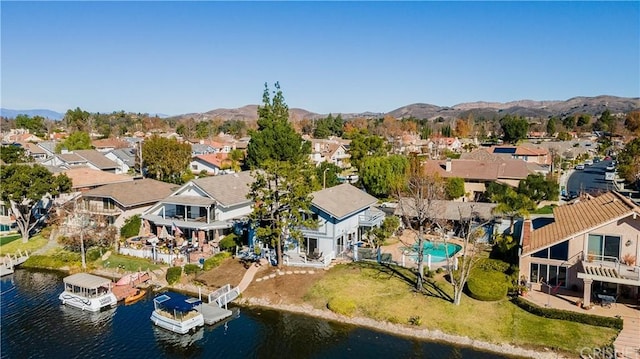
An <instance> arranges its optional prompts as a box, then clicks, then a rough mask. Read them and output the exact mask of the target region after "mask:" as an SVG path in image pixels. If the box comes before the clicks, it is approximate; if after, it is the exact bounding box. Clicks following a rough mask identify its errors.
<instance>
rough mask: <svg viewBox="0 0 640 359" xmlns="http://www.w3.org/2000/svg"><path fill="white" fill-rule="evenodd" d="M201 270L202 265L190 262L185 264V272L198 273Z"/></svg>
mask: <svg viewBox="0 0 640 359" xmlns="http://www.w3.org/2000/svg"><path fill="white" fill-rule="evenodd" d="M199 271H200V266H198V265H197V264H193V263H189V264H185V265H184V274H196V273H198V272H199Z"/></svg>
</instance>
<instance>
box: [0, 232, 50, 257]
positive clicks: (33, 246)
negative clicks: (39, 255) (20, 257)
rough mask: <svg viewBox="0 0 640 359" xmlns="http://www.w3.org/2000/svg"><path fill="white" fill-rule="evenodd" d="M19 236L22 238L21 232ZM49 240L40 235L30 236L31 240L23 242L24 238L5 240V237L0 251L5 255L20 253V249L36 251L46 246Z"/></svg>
mask: <svg viewBox="0 0 640 359" xmlns="http://www.w3.org/2000/svg"><path fill="white" fill-rule="evenodd" d="M18 236H19V238H21V237H20V235H19V234H18ZM47 240H48V239H47V238H44V237H42V236H40V235H37V236H35V237H31V238H29V242H27V243H22V239H17V240H11V241H5V239H4V238H3V239H2V241H1V244H0V253H1V254H2V255H3V256H4V255H7V254H11V255H13V254H15V253H18V251H19V250H20V251H22V252H23V253H24V251H28V252H29V253H33V252H34V251H36V250H38V249H40V248H42V247H44V246H45V244H47ZM5 243H6V244H5Z"/></svg>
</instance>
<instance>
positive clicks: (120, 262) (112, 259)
mask: <svg viewBox="0 0 640 359" xmlns="http://www.w3.org/2000/svg"><path fill="white" fill-rule="evenodd" d="M96 265H98V266H102V267H104V268H121V269H124V270H126V271H130V272H136V271H146V270H156V269H159V268H161V266H160V265H158V264H153V263H152V262H151V261H150V260H149V259H145V258H137V257H130V256H123V255H121V254H112V255H110V256H109V258H107V260H105V261H102V260H98V261H97V262H96Z"/></svg>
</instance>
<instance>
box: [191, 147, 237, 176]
mask: <svg viewBox="0 0 640 359" xmlns="http://www.w3.org/2000/svg"><path fill="white" fill-rule="evenodd" d="M228 157H229V156H228V154H227V153H223V152H220V153H209V154H206V155H197V156H195V157H193V159H192V160H191V163H190V164H189V168H190V169H191V172H193V173H195V174H198V173H200V172H202V171H205V172H206V173H207V174H208V175H218V174H220V173H221V171H222V168H223V165H227V167H229V166H230V165H231V160H230V159H228Z"/></svg>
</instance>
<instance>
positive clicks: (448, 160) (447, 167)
mask: <svg viewBox="0 0 640 359" xmlns="http://www.w3.org/2000/svg"><path fill="white" fill-rule="evenodd" d="M444 169H445V171H447V172H451V158H447V162H446V163H445V167H444Z"/></svg>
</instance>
